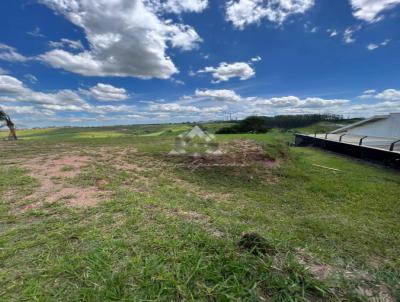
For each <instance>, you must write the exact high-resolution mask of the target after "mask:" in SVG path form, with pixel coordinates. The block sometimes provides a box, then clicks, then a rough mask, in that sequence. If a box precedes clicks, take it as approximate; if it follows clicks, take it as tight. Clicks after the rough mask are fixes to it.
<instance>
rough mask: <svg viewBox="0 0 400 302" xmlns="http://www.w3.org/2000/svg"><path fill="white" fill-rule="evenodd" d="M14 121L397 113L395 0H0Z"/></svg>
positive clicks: (5, 92) (3, 73)
mask: <svg viewBox="0 0 400 302" xmlns="http://www.w3.org/2000/svg"><path fill="white" fill-rule="evenodd" d="M0 25H1V26H0V106H1V107H3V108H4V109H5V110H6V111H7V112H8V113H9V114H10V115H11V116H12V117H13V118H14V119H15V121H16V122H17V125H19V126H20V127H35V126H49V125H55V126H57V125H88V126H89V125H113V124H135V123H159V122H180V121H198V120H215V119H226V117H227V116H228V114H229V113H231V114H232V116H233V117H234V118H242V117H245V116H248V115H254V114H257V115H276V114H298V113H336V114H343V115H345V116H370V115H375V114H385V113H389V112H396V111H400V84H399V80H400V0H335V1H331V0H219V1H216V0H208V1H207V0H25V1H23V0H19V1H17V0H3V1H1V2H0Z"/></svg>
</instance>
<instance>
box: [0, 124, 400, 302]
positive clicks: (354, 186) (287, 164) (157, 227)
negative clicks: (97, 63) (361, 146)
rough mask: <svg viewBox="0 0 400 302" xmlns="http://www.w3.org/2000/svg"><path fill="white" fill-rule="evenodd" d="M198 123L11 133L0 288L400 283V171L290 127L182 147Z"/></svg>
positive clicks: (269, 294) (245, 295)
mask: <svg viewBox="0 0 400 302" xmlns="http://www.w3.org/2000/svg"><path fill="white" fill-rule="evenodd" d="M208 126H209V127H210V128H213V129H214V128H215V127H216V126H215V125H208ZM187 129H189V126H188V125H165V126H131V127H123V128H122V127H120V128H118V127H116V128H103V129H102V128H99V129H84V128H81V129H76V128H72V129H46V130H29V131H26V132H22V133H21V137H22V139H21V140H20V141H17V142H0V300H2V301H14V300H15V301H17V300H18V301H20V300H28V301H32V300H38V301H54V300H59V301H82V300H85V301H111V300H113V301H117V300H124V301H127V300H129V301H171V300H178V301H182V300H193V301H231V300H244V301H398V300H399V299H400V286H399V283H400V260H399V257H398V251H399V250H400V233H399V229H400V198H399V196H400V174H399V173H398V172H397V171H394V170H390V169H387V168H383V167H379V166H373V165H371V164H368V163H365V162H361V161H355V160H351V159H348V158H345V157H342V156H338V155H335V154H331V153H327V152H324V151H321V150H314V149H311V148H289V147H288V146H287V142H288V141H289V140H290V139H291V136H290V134H287V133H280V132H278V131H272V132H270V133H267V134H262V135H261V134H260V135H250V134H249V135H220V136H217V140H218V142H219V146H220V148H221V149H223V150H224V154H223V155H222V156H220V157H215V158H214V157H207V156H204V157H200V158H196V159H193V158H190V157H186V156H176V157H172V156H168V152H169V151H170V150H171V148H172V147H173V144H174V138H175V136H176V135H177V134H179V133H181V132H182V131H185V130H187ZM327 168H333V169H327Z"/></svg>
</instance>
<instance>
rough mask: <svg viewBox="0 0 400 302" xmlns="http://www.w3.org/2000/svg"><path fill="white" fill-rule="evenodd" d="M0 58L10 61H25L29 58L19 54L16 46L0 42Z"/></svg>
mask: <svg viewBox="0 0 400 302" xmlns="http://www.w3.org/2000/svg"><path fill="white" fill-rule="evenodd" d="M0 60H4V61H10V62H25V61H28V60H29V58H27V57H25V56H23V55H21V54H19V53H18V52H17V51H16V49H15V48H14V47H11V46H8V45H6V44H2V43H0Z"/></svg>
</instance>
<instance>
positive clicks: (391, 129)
mask: <svg viewBox="0 0 400 302" xmlns="http://www.w3.org/2000/svg"><path fill="white" fill-rule="evenodd" d="M331 133H332V134H344V133H346V134H348V135H359V136H371V137H385V138H395V139H396V138H397V139H400V113H390V114H388V115H375V116H373V117H370V118H367V119H365V120H362V121H359V122H357V123H354V124H351V125H348V126H345V127H342V128H339V129H337V130H335V131H332V132H331Z"/></svg>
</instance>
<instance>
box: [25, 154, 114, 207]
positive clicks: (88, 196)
mask: <svg viewBox="0 0 400 302" xmlns="http://www.w3.org/2000/svg"><path fill="white" fill-rule="evenodd" d="M90 162H91V158H90V157H88V156H80V155H76V154H69V155H62V156H48V157H39V158H35V159H32V160H29V161H28V162H26V163H25V164H24V165H23V167H24V168H27V169H29V170H30V173H29V175H30V176H31V177H34V178H36V179H38V180H39V182H40V187H39V188H38V189H37V190H36V192H34V193H33V194H32V195H30V196H27V197H26V198H25V200H29V201H33V202H32V203H31V204H29V205H26V206H24V207H22V208H21V210H22V211H25V210H30V209H35V208H38V207H40V206H41V205H42V204H43V203H54V202H58V201H61V200H62V201H65V202H66V203H67V204H69V205H71V206H94V205H96V204H97V203H99V202H100V201H102V200H104V199H105V198H106V197H107V196H109V195H110V192H108V191H103V190H100V189H99V188H97V187H89V188H79V187H71V186H68V187H65V185H64V183H63V180H67V179H71V178H73V177H75V176H77V175H78V174H79V172H80V170H81V169H82V168H83V167H85V166H87V165H88V164H89V163H90ZM53 178H57V179H60V181H59V182H58V181H57V182H55V181H54V180H53Z"/></svg>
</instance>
